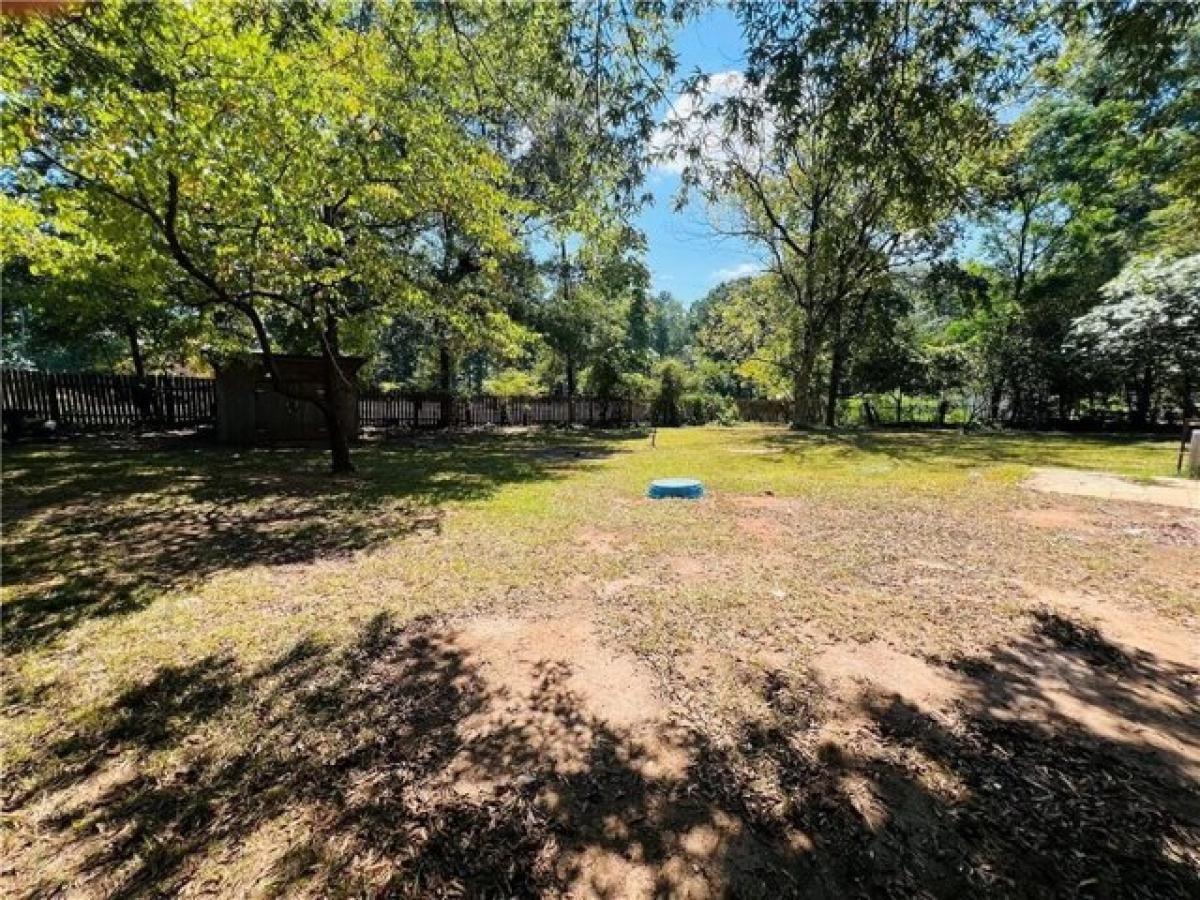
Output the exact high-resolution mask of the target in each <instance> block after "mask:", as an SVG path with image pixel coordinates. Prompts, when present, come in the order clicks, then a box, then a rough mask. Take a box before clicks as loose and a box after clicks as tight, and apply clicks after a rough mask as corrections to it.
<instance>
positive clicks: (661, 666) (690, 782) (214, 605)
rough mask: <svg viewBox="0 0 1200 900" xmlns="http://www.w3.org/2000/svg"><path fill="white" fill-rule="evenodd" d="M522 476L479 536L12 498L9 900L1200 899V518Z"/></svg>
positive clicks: (469, 518) (1144, 508)
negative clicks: (689, 499) (648, 488)
mask: <svg viewBox="0 0 1200 900" xmlns="http://www.w3.org/2000/svg"><path fill="white" fill-rule="evenodd" d="M718 436H719V438H720V440H722V441H725V442H728V441H730V440H733V441H734V446H733V447H732V449H733V450H735V451H737V450H743V451H746V452H741V453H726V454H724V455H723V457H721V459H722V460H728V459H729V458H736V459H740V460H743V461H745V464H747V465H754V466H765V467H771V468H768V469H767V470H766V471H767V472H774V471H776V469H775V468H774V467H777V466H790V467H796V466H801V465H803V463H802V461H798V460H796V459H795V458H794V454H793V451H792V449H790V447H789V448H784V449H783V450H781V451H780V452H769V453H757V452H753V451H755V450H757V449H758V448H759V444H757V443H754V442H750V443H748V445H746V446H740V445H739V444H737V440H739V439H741V438H740V435H738V434H736V433H735V434H734V436H733V438H729V437H726V436H725V435H721V434H720V433H718ZM661 437H662V435H660V439H661ZM706 439H707V438H706ZM523 447H524V445H521V446H520V447H517V448H513V447H512V446H510V445H505V447H504V449H505V452H506V454H507V455H506V456H505V458H504V459H502V460H497V461H495V462H494V463H493V462H492V458H491V457H490V456H489V457H487V462H488V465H502V466H504V470H503V471H504V472H505V473H506V477H509V478H511V479H512V484H515V485H516V487H515V488H514V489H511V490H508V489H506V490H499V491H498V492H497V493H496V494H495V495H487V496H484V497H482V498H479V499H476V495H475V494H474V492H477V491H479V489H480V484H479V479H480V478H481V477H482V474H481V473H482V472H483V471H484V469H482V468H480V467H475V468H471V467H470V466H469V465H467V464H465V463H462V462H461V461H458V460H457V459H455V460H449V461H447V460H446V459H443V458H439V460H437V461H436V462H437V465H434V464H433V463H431V462H429V461H425V469H424V471H423V472H422V473H421V474H422V479H423V480H421V481H419V482H414V483H419V484H420V485H422V487H421V490H422V491H428V490H429V488H428V487H427V486H426V485H428V484H435V485H442V486H443V487H442V488H440V489H443V490H446V491H448V492H450V493H452V494H453V495H454V496H455V498H456V499H454V500H444V499H443V500H440V501H438V502H431V499H430V497H429V496H428V495H427V494H419V495H414V494H412V493H411V492H407V491H405V490H402V489H400V488H399V487H397V484H396V483H392V484H390V485H389V486H388V488H387V491H386V500H387V503H386V506H384V507H380V506H379V504H378V502H377V500H376V498H371V497H362V496H359V495H358V494H355V493H354V490H356V489H354V488H353V487H350V488H347V487H345V486H341V487H338V488H337V491H338V492H337V493H332V494H330V493H320V492H318V491H314V490H313V485H314V484H318V482H312V481H306V480H304V479H303V478H302V477H299V476H284V475H271V476H270V478H269V479H268V481H267V482H266V483H265V484H263V485H260V486H259V487H258V488H257V489H256V490H247V489H246V487H245V484H244V483H242V482H240V481H235V482H234V485H235V486H236V487H237V490H236V491H234V490H233V488H232V487H230V486H227V485H225V484H223V483H216V482H197V481H189V480H187V479H188V478H189V477H191V478H199V477H200V476H199V474H198V473H196V472H195V470H193V469H189V468H188V463H187V462H173V464H172V465H173V467H172V469H171V471H170V473H169V478H165V480H164V481H163V482H162V483H161V484H156V483H154V482H153V481H148V480H147V474H146V472H147V468H146V467H145V464H144V463H143V464H141V465H142V466H143V468H140V469H139V473H138V474H136V475H135V476H133V483H135V484H137V486H138V487H137V490H138V491H139V493H138V494H137V496H138V497H142V498H146V497H166V498H169V499H166V500H162V501H161V504H160V505H158V506H153V507H152V508H151V509H149V510H145V509H143V508H141V507H137V508H133V507H130V506H129V505H128V504H126V503H123V502H118V501H120V500H121V498H119V497H114V496H113V495H112V493H111V491H112V486H113V485H115V484H117V483H118V482H117V480H116V479H114V478H113V477H112V472H111V471H110V470H107V469H105V468H103V466H102V465H101V467H100V468H99V469H98V470H97V474H96V475H94V476H92V480H89V479H88V477H86V476H84V475H78V476H76V479H75V480H70V479H67V480H65V483H64V484H60V486H59V488H56V490H60V491H61V490H66V491H67V493H66V494H63V493H61V492H60V493H54V494H51V495H48V496H42V495H39V494H37V493H35V492H26V493H22V492H21V491H18V492H17V493H18V499H19V500H20V501H21V502H19V503H18V504H17V505H16V506H15V507H9V506H8V504H6V509H5V517H6V519H5V524H6V526H8V527H10V528H12V529H13V533H12V534H11V536H10V535H6V548H5V553H6V564H7V563H9V562H12V561H15V563H16V568H15V576H14V578H13V579H12V582H13V583H12V588H13V590H14V591H16V592H18V593H17V594H16V600H9V601H6V608H5V612H6V613H8V612H9V609H8V602H14V603H17V604H23V603H25V602H26V600H28V599H29V596H32V597H34V598H35V599H38V600H40V601H41V602H43V603H45V604H46V607H45V608H44V609H43V607H36V606H35V607H30V608H27V609H21V607H20V606H18V607H17V609H18V610H20V611H21V615H20V616H18V617H17V618H16V620H15V621H17V622H18V624H24V625H37V626H40V627H39V628H35V629H33V630H32V631H30V632H28V633H26V635H25V636H24V639H21V637H22V636H21V635H17V636H16V638H17V639H16V640H15V641H13V642H12V643H9V641H10V638H9V637H8V636H7V635H6V651H8V652H7V653H6V660H5V680H4V689H5V693H4V709H5V729H4V741H5V752H6V755H7V757H8V759H9V764H8V765H7V766H6V768H7V777H6V779H5V783H4V787H3V794H2V796H3V801H4V809H5V818H4V822H3V825H4V831H3V837H2V840H3V844H2V845H0V858H2V860H3V862H0V890H2V891H3V892H4V894H5V896H13V897H42V896H71V897H110V896H111V897H133V896H161V895H174V896H184V897H191V896H230V897H267V896H289V897H291V896H296V897H326V896H411V897H436V896H464V895H465V896H569V897H608V898H625V897H632V898H636V897H658V896H669V897H726V896H736V897H831V898H832V897H849V896H863V897H868V896H869V897H877V896H893V897H923V896H932V897H961V896H995V897H1011V896H1022V897H1063V896H1079V897H1090V896H1098V897H1103V896H1113V897H1116V896H1121V897H1125V896H1130V897H1138V896H1144V897H1155V898H1159V897H1192V896H1196V895H1197V893H1198V892H1200V623H1198V621H1197V618H1196V614H1197V609H1198V607H1197V606H1195V605H1190V603H1189V599H1190V598H1195V596H1196V592H1197V591H1198V590H1200V570H1198V567H1197V559H1198V558H1200V518H1198V517H1197V514H1196V513H1194V512H1193V511H1191V510H1188V509H1184V508H1180V507H1170V506H1161V505H1154V504H1146V503H1129V502H1124V501H1119V500H1109V499H1097V498H1087V497H1074V496H1062V495H1054V494H1042V493H1035V492H1030V491H1028V490H1026V489H1025V488H1024V487H1022V486H1021V483H1020V481H1021V478H1020V477H1016V478H1010V477H1007V475H1006V477H1005V478H1003V479H995V478H993V477H992V475H991V474H989V473H994V472H995V470H994V469H991V468H989V467H988V465H989V464H981V465H980V466H978V467H976V466H975V465H974V462H971V465H966V466H963V467H962V468H963V471H962V472H961V473H960V474H959V475H958V477H957V479H956V480H954V481H953V482H952V483H951V484H950V485H949V486H942V487H939V488H938V490H936V491H933V492H930V491H928V490H926V489H925V482H926V481H927V480H928V478H929V477H935V474H928V475H927V474H924V473H914V476H913V478H912V482H913V483H912V484H911V485H909V484H902V483H900V482H898V481H897V480H896V478H895V475H896V473H900V474H903V473H904V472H905V471H906V469H905V468H904V467H905V466H908V465H910V464H909V463H907V462H903V461H902V462H900V463H895V465H898V466H899V468H898V469H889V470H886V471H885V472H884V474H882V475H881V476H879V477H880V481H879V483H877V484H875V485H873V486H872V488H871V489H870V490H866V489H860V488H858V487H857V486H854V485H853V484H852V485H851V486H849V487H847V485H844V484H843V485H836V484H833V485H831V484H830V483H829V482H821V483H818V484H815V485H814V486H812V487H809V486H805V485H800V486H792V487H791V488H789V489H788V490H787V491H786V492H785V491H780V490H778V488H777V487H775V488H771V489H770V490H771V493H767V492H766V491H764V490H762V489H747V488H748V487H750V485H749V484H745V483H732V484H723V483H722V482H721V481H720V480H715V481H710V484H711V485H712V486H713V488H714V489H713V490H712V491H711V493H710V496H709V497H708V498H706V499H705V500H704V501H701V502H699V503H694V504H671V503H666V504H664V503H652V502H650V501H646V500H643V499H641V498H640V496H639V492H638V490H637V489H636V485H637V484H639V483H641V481H642V480H643V474H642V472H641V471H638V470H635V471H634V472H633V474H632V475H631V476H630V482H631V483H632V484H633V485H635V487H633V489H630V490H626V489H625V488H624V487H622V485H623V484H624V482H620V481H611V480H610V479H614V478H623V477H624V475H623V474H622V473H624V472H627V471H629V469H630V468H631V467H635V466H637V465H640V464H641V463H640V462H639V460H641V459H645V458H646V457H634V456H632V455H630V456H627V457H622V456H620V455H619V454H616V453H614V452H612V448H607V449H606V448H602V447H597V446H594V445H584V446H581V447H580V448H577V449H576V448H572V447H565V448H557V447H550V448H545V447H540V446H535V447H533V449H532V452H530V453H529V454H528V455H527V456H525V457H521V456H520V455H519V454H520V453H521V452H523ZM668 449H669V448H668ZM766 449H768V450H772V451H774V450H777V449H780V448H777V447H775V446H773V445H768V446H767V447H766ZM834 449H835V450H836V452H838V453H839V454H840V453H841V452H842V451H841V449H840V448H834ZM488 452H490V451H488ZM577 452H578V455H576V453H577ZM629 452H630V454H632V452H633V451H629ZM704 452H705V453H706V454H710V455H713V456H716V455H717V454H715V453H713V448H712V447H711V446H709V445H705V446H704ZM905 452H908V451H907V450H906V451H905ZM510 457H511V458H510ZM522 458H524V459H526V460H531V461H532V462H531V463H530V464H531V465H533V466H535V467H536V468H535V469H533V470H528V469H526V468H525V467H524V464H523V463H520V460H521V459H522ZM663 459H666V460H667V461H668V463H670V461H671V460H672V457H669V456H666V455H665V454H664V455H660V456H657V457H654V458H653V462H654V464H655V466H656V467H658V466H662V465H663V462H662V461H663ZM857 460H858V457H857V456H853V455H852V456H850V457H849V461H847V462H842V463H839V465H850V466H852V467H853V466H854V465H855V464H856V461H857ZM387 462H388V463H389V464H391V461H390V460H388V461H387ZM868 462H870V460H868ZM97 464H98V465H100V463H97ZM414 464H417V465H420V464H422V458H421V457H420V456H418V457H417V458H416V459H415V460H414V458H413V457H411V456H408V455H402V456H398V457H397V458H396V460H395V465H396V466H397V467H399V468H400V469H401V470H402V471H403V472H404V473H405V474H404V476H403V477H405V478H407V477H408V474H407V473H408V472H409V470H410V468H411V467H412V466H413V465H414ZM451 464H452V465H454V466H461V467H463V468H465V471H464V472H463V475H464V478H462V479H461V480H454V481H451V480H450V479H448V478H447V477H446V476H445V472H446V471H447V470H445V469H443V468H441V466H443V465H451ZM675 464H676V465H678V464H679V463H678V462H676V463H675ZM726 464H727V463H726V462H721V465H726ZM739 464H741V463H739ZM891 464H892V463H889V465H891ZM936 465H937V467H938V471H940V467H941V466H943V465H945V463H944V462H943V461H940V460H939V461H938V462H937V463H936ZM543 466H549V468H548V469H543V468H542V467H543ZM564 467H566V468H564ZM575 467H578V468H575ZM235 471H236V468H235ZM450 471H458V470H450ZM789 471H790V470H789ZM932 472H933V470H931V473H932ZM1014 474H1016V475H1019V476H1021V477H1023V475H1024V472H1019V473H1014ZM204 477H208V476H207V474H205V476H204ZM180 478H183V479H184V481H183V482H182V483H183V484H187V485H190V487H189V488H188V493H187V494H180V493H174V494H172V493H170V492H169V491H168V490H167V488H166V487H165V486H166V485H178V484H180V483H181V482H180ZM96 479H99V480H96ZM774 480H775V482H776V483H777V482H778V481H779V479H778V477H776V478H775V479H774ZM377 483H378V482H368V484H377ZM403 483H405V482H402V484H403ZM19 484H20V482H18V485H19ZM7 487H8V486H6V490H7ZM201 487H202V488H203V490H200V488H201ZM280 491H283V492H285V493H286V496H285V497H284V498H283V499H285V500H287V502H277V501H278V500H279V499H280V498H279V496H278V492H280ZM459 495H465V496H466V497H467V499H466V500H465V501H460V500H459V499H457V498H458V496H459ZM68 497H69V500H70V506H68V505H67V498H68ZM289 498H290V499H289ZM7 499H8V497H7V496H6V500H7ZM143 502H147V501H145V500H140V501H139V503H143ZM68 508H70V509H72V510H74V513H75V514H74V515H73V516H68V515H67V513H66V510H67V509H68ZM381 508H383V509H385V511H386V515H380V514H378V510H379V509H381ZM360 510H362V511H366V513H367V515H368V517H367V518H365V519H364V518H362V517H361V516H360V513H359V511H360ZM279 511H282V512H279ZM372 511H374V514H372ZM314 518H316V519H320V520H321V521H322V522H323V524H322V526H321V527H320V528H318V529H315V530H313V529H312V528H311V527H310V528H309V530H303V529H304V528H305V527H306V526H305V523H306V522H309V521H311V520H313V519H314ZM68 522H70V523H73V525H74V526H75V527H77V529H78V530H74V531H70V532H67V531H64V530H63V529H64V528H65V523H68ZM120 523H127V524H129V525H132V526H136V527H133V528H130V529H121V528H118V525H119V524H120ZM176 523H181V524H178V528H179V531H178V533H177V534H173V535H172V537H171V540H169V541H167V540H165V537H166V536H165V535H163V537H164V540H163V543H162V544H159V543H156V541H155V538H154V534H155V533H156V532H155V528H157V529H158V532H157V533H158V534H160V535H162V533H163V531H164V529H171V528H174V527H175V524H176ZM297 529H300V530H297ZM383 532H387V534H386V535H385V534H384V533H383ZM122 535H128V536H129V537H128V539H129V540H133V541H136V546H135V547H133V548H131V549H136V551H137V552H136V553H134V552H130V553H123V552H122V550H123V547H122V540H124V539H125V538H123V537H122ZM250 537H253V538H255V539H256V540H258V541H259V543H258V544H253V543H249V542H248V540H247V539H248V538H250ZM51 538H56V539H57V540H58V541H59V543H54V544H52V543H51V542H50V539H51ZM197 541H201V542H209V543H210V544H211V546H212V547H217V548H222V552H225V551H224V549H223V548H226V547H228V548H231V549H230V551H229V552H231V553H234V554H235V555H234V556H233V557H232V558H233V559H235V560H237V561H238V564H239V565H241V561H242V560H243V557H252V556H254V554H256V553H257V554H259V556H258V557H257V560H258V564H257V565H247V566H246V567H245V568H233V569H231V568H230V566H229V565H228V561H226V564H223V565H222V564H218V561H217V560H214V559H213V558H212V557H211V556H209V555H205V556H203V557H198V556H197V553H198V548H197V545H196V542H197ZM306 541H307V542H308V543H305V542H306ZM101 547H103V548H105V552H104V553H99V552H96V550H97V548H101ZM189 548H190V549H189ZM239 548H240V549H239ZM277 551H278V553H279V554H280V558H279V559H278V560H272V561H271V563H270V564H267V563H266V562H265V561H264V560H265V559H266V557H264V556H263V555H262V554H264V553H271V554H274V553H276V552H277ZM299 551H308V552H299ZM173 553H176V554H177V553H184V556H183V557H182V558H181V559H178V560H176V559H175V558H174V556H173V555H172V554H173ZM239 553H240V554H241V555H237V554H239ZM193 559H201V560H202V561H203V563H204V565H203V567H201V568H200V569H199V570H198V571H191V570H190V569H189V565H190V563H189V562H188V561H189V560H193ZM131 561H135V562H136V564H137V566H138V567H142V568H149V569H150V570H152V571H151V572H150V573H149V574H150V575H153V576H154V578H153V579H151V578H149V577H145V576H144V575H142V574H139V570H137V569H134V568H131ZM76 565H77V566H78V568H75V566H76ZM193 568H194V567H193ZM197 575H198V576H199V577H198V578H197V577H194V576H197ZM45 576H49V580H48V581H45V582H43V581H42V580H39V579H43V577H45ZM43 584H46V585H48V586H46V587H40V585H43ZM114 585H117V586H123V587H125V588H127V589H128V592H127V593H126V594H124V595H123V598H122V600H121V603H120V604H119V605H115V606H114V605H113V604H111V603H108V602H107V601H106V598H108V597H109V596H111V595H109V594H106V593H105V592H106V591H107V590H109V588H110V587H111V586H114ZM152 588H153V589H155V590H162V591H163V593H161V594H155V595H148V594H147V592H148V591H150V590H151V589H152ZM68 589H73V590H74V591H76V595H75V596H76V597H80V596H85V597H91V596H93V595H92V594H80V593H79V592H80V591H84V590H94V591H95V597H96V602H97V603H98V604H99V606H97V607H83V606H79V605H75V606H71V605H67V604H65V600H64V594H63V592H64V591H66V590H68ZM21 592H26V593H21ZM28 592H33V593H32V594H30V593H28ZM51 612H52V613H53V614H54V616H53V617H52V618H51V617H48V616H49V614H50V613H51ZM10 621H13V620H11V619H10ZM10 627H11V626H10Z"/></svg>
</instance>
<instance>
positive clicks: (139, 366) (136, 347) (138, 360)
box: [125, 321, 146, 380]
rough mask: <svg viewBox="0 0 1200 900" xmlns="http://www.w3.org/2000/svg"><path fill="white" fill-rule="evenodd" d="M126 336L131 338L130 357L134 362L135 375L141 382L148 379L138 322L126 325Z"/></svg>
mask: <svg viewBox="0 0 1200 900" xmlns="http://www.w3.org/2000/svg"><path fill="white" fill-rule="evenodd" d="M125 335H126V336H127V337H128V338H129V356H130V358H131V359H132V360H133V374H134V375H136V376H137V377H138V380H141V379H143V378H145V377H146V361H145V359H144V358H143V357H142V345H141V342H140V341H139V340H138V330H137V323H136V322H132V321H130V322H126V323H125Z"/></svg>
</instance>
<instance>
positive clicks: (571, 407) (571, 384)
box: [566, 353, 576, 425]
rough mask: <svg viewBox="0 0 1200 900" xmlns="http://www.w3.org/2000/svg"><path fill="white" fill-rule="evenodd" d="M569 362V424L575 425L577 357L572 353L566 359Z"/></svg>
mask: <svg viewBox="0 0 1200 900" xmlns="http://www.w3.org/2000/svg"><path fill="white" fill-rule="evenodd" d="M566 362H567V424H568V425H573V424H574V423H575V379H576V372H575V357H573V356H572V355H571V354H570V353H568V354H567V357H566Z"/></svg>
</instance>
